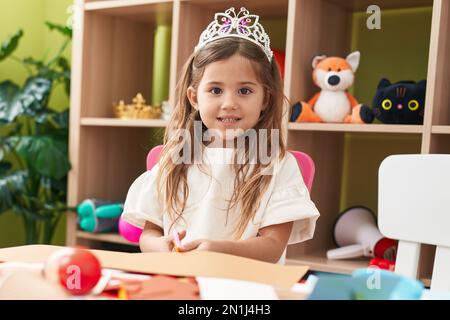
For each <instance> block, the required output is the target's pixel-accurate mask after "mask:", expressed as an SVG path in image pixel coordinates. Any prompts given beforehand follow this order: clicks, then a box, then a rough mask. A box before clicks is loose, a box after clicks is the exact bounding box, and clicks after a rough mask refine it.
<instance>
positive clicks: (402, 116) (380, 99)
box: [372, 78, 427, 124]
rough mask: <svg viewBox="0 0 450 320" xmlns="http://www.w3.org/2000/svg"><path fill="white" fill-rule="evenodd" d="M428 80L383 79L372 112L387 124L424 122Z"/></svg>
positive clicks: (374, 99)
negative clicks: (393, 81) (392, 81)
mask: <svg viewBox="0 0 450 320" xmlns="http://www.w3.org/2000/svg"><path fill="white" fill-rule="evenodd" d="M426 86H427V84H426V80H421V81H418V82H414V81H399V82H396V83H392V84H391V82H390V81H389V80H388V79H384V78H383V79H381V80H380V82H379V83H378V87H377V91H376V93H375V96H374V98H373V102H372V112H373V114H374V116H375V117H376V118H377V119H378V120H379V121H380V122H382V123H386V124H422V123H423V115H424V107H425V89H426Z"/></svg>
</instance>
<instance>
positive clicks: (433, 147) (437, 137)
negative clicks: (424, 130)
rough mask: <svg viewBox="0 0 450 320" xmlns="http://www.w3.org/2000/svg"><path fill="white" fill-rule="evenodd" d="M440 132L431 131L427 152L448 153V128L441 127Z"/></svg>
mask: <svg viewBox="0 0 450 320" xmlns="http://www.w3.org/2000/svg"><path fill="white" fill-rule="evenodd" d="M439 131H440V132H436V133H435V132H433V134H432V135H431V137H432V139H431V142H430V152H429V153H450V135H449V134H450V130H448V128H447V126H446V128H445V129H444V128H442V129H441V130H439Z"/></svg>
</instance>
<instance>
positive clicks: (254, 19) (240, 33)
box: [195, 7, 273, 62]
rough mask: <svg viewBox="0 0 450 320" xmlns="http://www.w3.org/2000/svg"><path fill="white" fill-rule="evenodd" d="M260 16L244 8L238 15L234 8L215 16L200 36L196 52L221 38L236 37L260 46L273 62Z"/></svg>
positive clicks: (267, 37) (268, 40)
mask: <svg viewBox="0 0 450 320" xmlns="http://www.w3.org/2000/svg"><path fill="white" fill-rule="evenodd" d="M258 21H259V16H257V15H254V14H249V12H248V10H247V9H245V8H244V7H242V8H241V9H240V11H239V12H238V13H237V14H236V12H235V11H234V7H231V8H230V9H228V10H226V11H225V12H224V13H223V12H219V13H216V14H215V15H214V20H213V21H212V22H211V23H210V24H209V25H208V27H207V28H206V29H205V30H204V31H203V32H202V34H201V35H200V39H199V41H198V44H197V46H196V47H195V51H198V50H200V49H201V48H202V47H204V46H205V45H206V44H208V43H210V42H212V41H214V40H217V39H221V38H226V37H236V38H242V39H246V40H249V41H251V42H253V43H254V44H256V45H258V46H259V47H260V48H261V49H262V50H263V51H264V53H265V54H266V56H267V58H268V59H269V62H270V61H272V56H273V52H272V50H271V49H270V39H269V36H268V35H267V33H266V32H265V31H264V28H263V26H262V25H261V24H260V23H258Z"/></svg>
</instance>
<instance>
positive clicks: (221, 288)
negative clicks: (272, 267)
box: [196, 277, 278, 300]
mask: <svg viewBox="0 0 450 320" xmlns="http://www.w3.org/2000/svg"><path fill="white" fill-rule="evenodd" d="M196 279H197V282H198V286H199V289H200V297H201V298H202V299H204V300H278V296H277V294H276V292H275V290H274V288H273V287H272V286H270V285H267V284H261V283H257V282H252V281H242V280H234V279H225V278H212V277H197V278H196Z"/></svg>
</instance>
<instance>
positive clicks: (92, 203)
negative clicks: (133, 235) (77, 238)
mask: <svg viewBox="0 0 450 320" xmlns="http://www.w3.org/2000/svg"><path fill="white" fill-rule="evenodd" d="M122 211H123V204H122V203H113V202H109V201H105V200H99V199H86V200H84V201H83V202H82V203H80V204H79V205H78V207H77V214H78V224H79V226H80V228H81V229H82V230H84V231H88V232H94V233H99V232H111V231H117V224H118V222H119V218H120V215H121V214H122Z"/></svg>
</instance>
